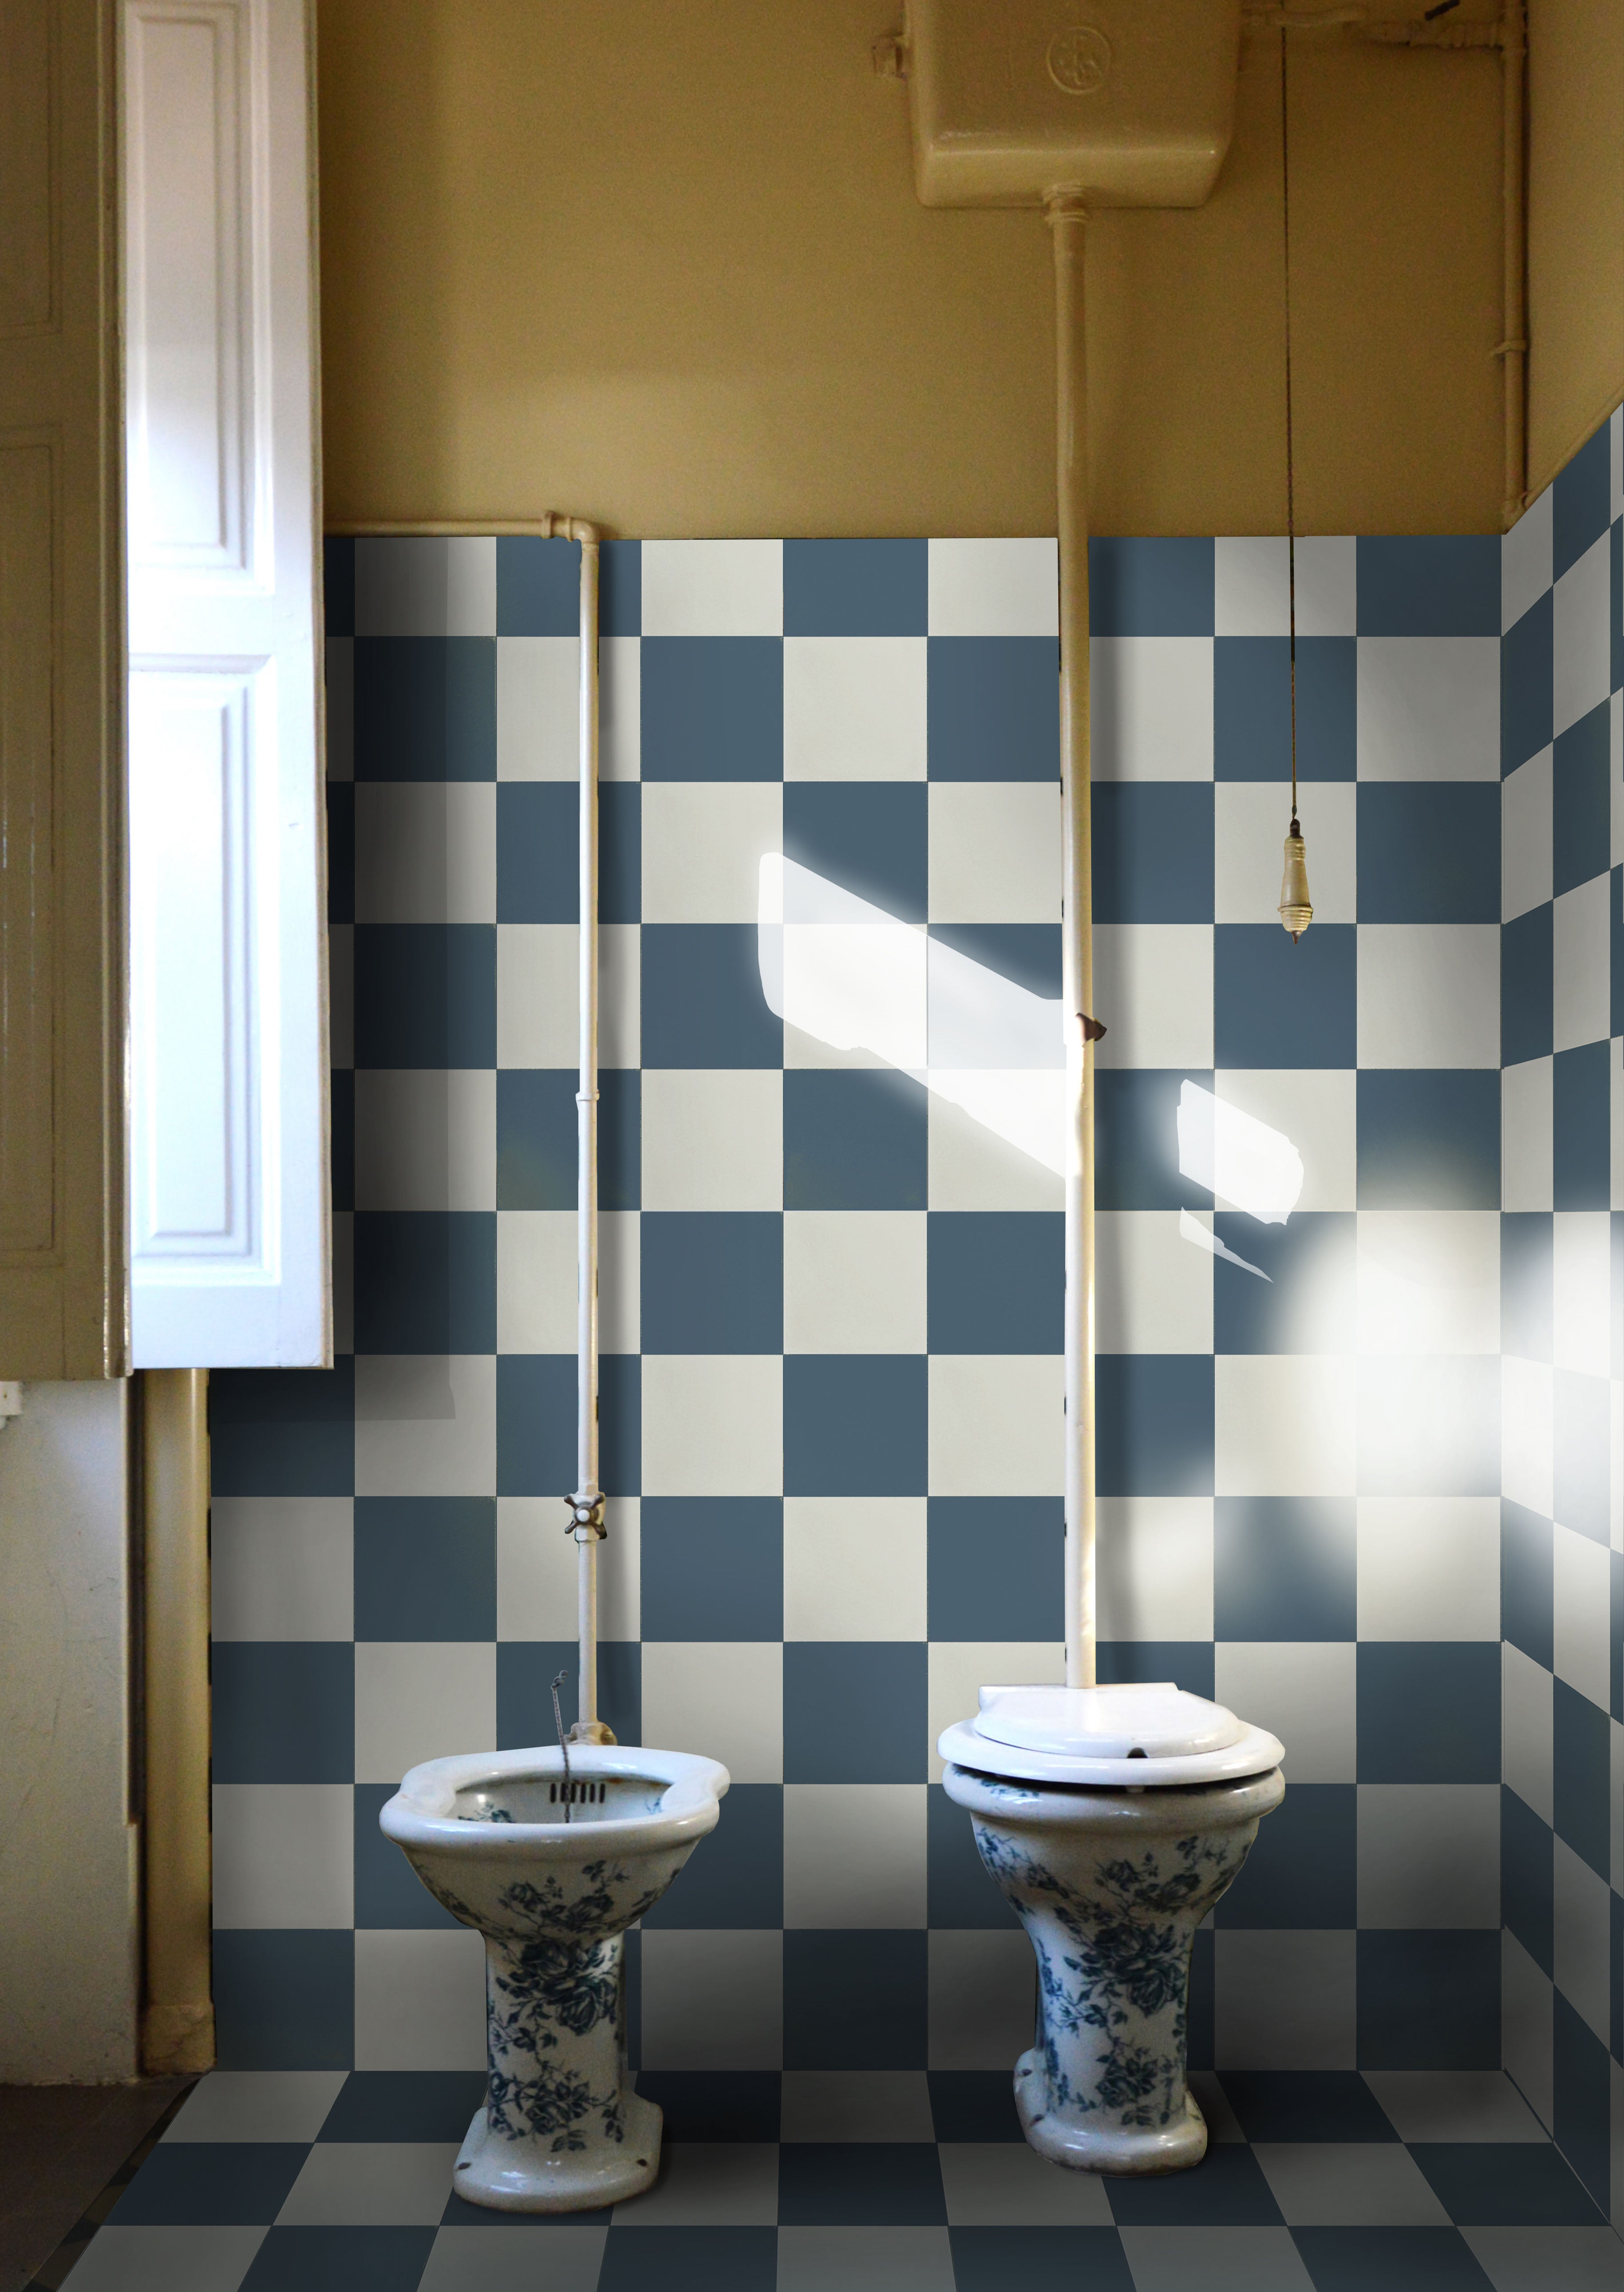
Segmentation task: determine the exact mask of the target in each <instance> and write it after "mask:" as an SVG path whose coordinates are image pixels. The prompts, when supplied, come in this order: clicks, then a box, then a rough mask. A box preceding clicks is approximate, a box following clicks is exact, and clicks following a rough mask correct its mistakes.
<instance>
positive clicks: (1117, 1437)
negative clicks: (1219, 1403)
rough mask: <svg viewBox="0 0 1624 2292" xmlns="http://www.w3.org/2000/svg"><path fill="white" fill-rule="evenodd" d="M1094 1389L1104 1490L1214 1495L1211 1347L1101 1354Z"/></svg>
mask: <svg viewBox="0 0 1624 2292" xmlns="http://www.w3.org/2000/svg"><path fill="white" fill-rule="evenodd" d="M1096 1392H1097V1396H1098V1400H1097V1418H1098V1427H1099V1431H1098V1451H1097V1477H1098V1488H1099V1493H1100V1495H1101V1496H1104V1497H1130V1496H1140V1497H1202V1496H1210V1495H1211V1494H1212V1420H1213V1398H1212V1356H1211V1355H1210V1353H1101V1354H1100V1356H1099V1359H1098V1361H1097V1365H1096Z"/></svg>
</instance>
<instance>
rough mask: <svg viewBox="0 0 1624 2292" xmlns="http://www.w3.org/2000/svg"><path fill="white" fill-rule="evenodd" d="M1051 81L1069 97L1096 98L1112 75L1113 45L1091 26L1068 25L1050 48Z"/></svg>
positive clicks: (1051, 43) (1052, 41) (1054, 38)
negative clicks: (1086, 96) (1092, 96)
mask: <svg viewBox="0 0 1624 2292" xmlns="http://www.w3.org/2000/svg"><path fill="white" fill-rule="evenodd" d="M1045 61H1047V63H1048V65H1049V77H1050V79H1052V80H1053V82H1054V84H1055V85H1056V86H1057V88H1062V89H1064V90H1065V93H1066V94H1067V95H1094V94H1096V93H1097V92H1098V91H1099V89H1101V88H1102V87H1104V85H1105V82H1106V80H1107V79H1108V78H1109V77H1110V73H1111V43H1110V41H1109V40H1107V39H1106V37H1105V34H1104V33H1103V32H1102V31H1099V30H1097V28H1096V27H1095V26H1094V25H1092V24H1067V25H1066V26H1065V28H1063V29H1062V30H1060V31H1058V32H1057V33H1056V34H1055V36H1054V37H1053V39H1052V40H1050V42H1049V53H1048V56H1047V58H1046V59H1045Z"/></svg>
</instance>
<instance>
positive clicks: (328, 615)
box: [321, 533, 355, 637]
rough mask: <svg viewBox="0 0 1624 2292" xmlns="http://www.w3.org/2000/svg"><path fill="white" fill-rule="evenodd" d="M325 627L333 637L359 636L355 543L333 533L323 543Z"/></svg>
mask: <svg viewBox="0 0 1624 2292" xmlns="http://www.w3.org/2000/svg"><path fill="white" fill-rule="evenodd" d="M321 562H322V576H321V578H322V591H323V607H324V610H323V625H324V626H325V628H326V633H327V634H328V635H329V636H330V637H352V636H353V635H354V634H355V543H354V542H353V541H352V540H350V538H349V537H347V536H342V535H339V534H334V533H330V534H328V535H327V536H326V538H325V539H324V540H323V542H322V545H321Z"/></svg>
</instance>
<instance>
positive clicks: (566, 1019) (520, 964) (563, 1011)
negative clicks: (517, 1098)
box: [496, 924, 641, 1067]
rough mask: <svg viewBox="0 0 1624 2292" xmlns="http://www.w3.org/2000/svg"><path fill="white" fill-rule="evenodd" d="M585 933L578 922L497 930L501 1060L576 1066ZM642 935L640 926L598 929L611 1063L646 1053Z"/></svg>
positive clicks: (606, 1058)
mask: <svg viewBox="0 0 1624 2292" xmlns="http://www.w3.org/2000/svg"><path fill="white" fill-rule="evenodd" d="M580 946H581V935H580V933H579V932H577V931H576V929H575V924H498V925H497V927H496V1063H497V1065H498V1066H499V1067H574V1066H575V1065H576V1063H577V1061H578V1057H579V1050H580V1035H579V1031H578V1030H579V1024H580V1021H579V1015H578V1005H577V1001H576V981H577V979H578V977H579V972H578V969H577V964H578V961H579V955H580ZM639 948H640V935H639V929H638V926H637V924H599V927H598V1057H599V1065H601V1066H605V1067H634V1066H636V1065H637V1064H638V1061H639V1003H640V988H641V978H640V970H639V961H640V956H639Z"/></svg>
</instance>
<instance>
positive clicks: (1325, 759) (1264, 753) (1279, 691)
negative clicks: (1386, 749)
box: [1212, 636, 1358, 786]
mask: <svg viewBox="0 0 1624 2292" xmlns="http://www.w3.org/2000/svg"><path fill="white" fill-rule="evenodd" d="M1357 691H1358V645H1357V642H1356V640H1355V639H1354V638H1353V637H1301V636H1299V637H1298V640H1297V770H1298V779H1300V780H1301V781H1302V782H1303V783H1304V785H1305V786H1308V785H1311V784H1312V783H1313V782H1314V781H1315V780H1351V779H1354V778H1355V774H1356V770H1357V762H1358V735H1357V724H1358V700H1357ZM1212 767H1213V777H1214V779H1220V780H1289V779H1290V777H1291V646H1290V639H1289V638H1287V637H1218V638H1217V639H1215V640H1214V642H1213V647H1212Z"/></svg>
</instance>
